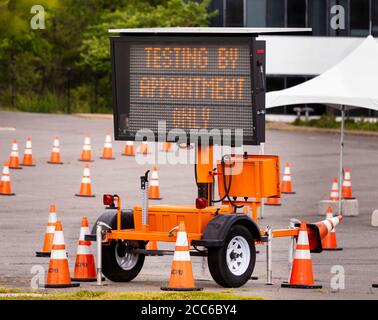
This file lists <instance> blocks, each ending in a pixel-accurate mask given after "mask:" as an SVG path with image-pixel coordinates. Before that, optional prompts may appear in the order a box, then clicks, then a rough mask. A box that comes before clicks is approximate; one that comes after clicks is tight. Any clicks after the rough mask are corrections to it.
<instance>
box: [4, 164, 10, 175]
mask: <svg viewBox="0 0 378 320" xmlns="http://www.w3.org/2000/svg"><path fill="white" fill-rule="evenodd" d="M3 174H9V167H8V166H4V168H3Z"/></svg>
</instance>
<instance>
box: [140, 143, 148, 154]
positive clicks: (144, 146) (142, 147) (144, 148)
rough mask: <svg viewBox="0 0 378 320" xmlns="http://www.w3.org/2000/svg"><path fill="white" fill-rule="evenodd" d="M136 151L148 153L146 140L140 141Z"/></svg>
mask: <svg viewBox="0 0 378 320" xmlns="http://www.w3.org/2000/svg"><path fill="white" fill-rule="evenodd" d="M138 153H139V154H144V155H146V154H149V153H150V150H149V148H148V142H147V141H142V143H141V144H140V145H139V147H138Z"/></svg>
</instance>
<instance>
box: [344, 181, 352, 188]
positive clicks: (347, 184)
mask: <svg viewBox="0 0 378 320" xmlns="http://www.w3.org/2000/svg"><path fill="white" fill-rule="evenodd" d="M343 186H344V187H351V186H352V183H351V182H350V181H345V180H344V183H343Z"/></svg>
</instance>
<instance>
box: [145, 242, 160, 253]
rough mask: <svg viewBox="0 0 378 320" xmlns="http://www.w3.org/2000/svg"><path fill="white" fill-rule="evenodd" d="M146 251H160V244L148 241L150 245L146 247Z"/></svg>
mask: <svg viewBox="0 0 378 320" xmlns="http://www.w3.org/2000/svg"><path fill="white" fill-rule="evenodd" d="M146 250H149V251H150V250H152V251H154V250H158V243H157V241H155V240H150V241H148V243H147V245H146Z"/></svg>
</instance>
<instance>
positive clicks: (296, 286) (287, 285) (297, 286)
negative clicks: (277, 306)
mask: <svg viewBox="0 0 378 320" xmlns="http://www.w3.org/2000/svg"><path fill="white" fill-rule="evenodd" d="M281 287H282V288H293V289H321V288H323V286H322V285H316V284H313V285H311V284H290V283H287V282H284V283H282V284H281Z"/></svg>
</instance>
